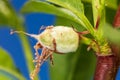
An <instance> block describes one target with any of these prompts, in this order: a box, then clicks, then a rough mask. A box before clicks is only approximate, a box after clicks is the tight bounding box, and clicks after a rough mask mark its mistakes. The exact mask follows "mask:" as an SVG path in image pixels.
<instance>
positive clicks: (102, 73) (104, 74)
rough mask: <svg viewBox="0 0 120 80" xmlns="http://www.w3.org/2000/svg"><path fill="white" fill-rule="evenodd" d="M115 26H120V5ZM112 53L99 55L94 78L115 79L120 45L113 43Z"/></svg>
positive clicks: (119, 59)
mask: <svg viewBox="0 0 120 80" xmlns="http://www.w3.org/2000/svg"><path fill="white" fill-rule="evenodd" d="M113 26H114V28H119V27H120V5H119V8H118V10H117V13H116V15H115V19H114V21H113ZM110 46H111V51H112V53H113V54H112V55H108V56H97V65H96V71H95V75H94V80H115V79H116V75H117V71H118V68H119V66H120V46H118V45H115V44H111V45H110Z"/></svg>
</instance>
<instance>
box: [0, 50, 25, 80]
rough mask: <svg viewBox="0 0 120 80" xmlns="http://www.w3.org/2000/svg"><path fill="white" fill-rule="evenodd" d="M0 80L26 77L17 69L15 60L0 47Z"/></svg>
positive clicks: (21, 79)
mask: <svg viewBox="0 0 120 80" xmlns="http://www.w3.org/2000/svg"><path fill="white" fill-rule="evenodd" d="M0 53H1V56H0V80H8V79H9V80H16V79H15V78H17V79H19V80H25V78H24V77H23V76H22V75H21V74H20V73H19V72H18V71H17V69H16V68H15V65H14V62H13V60H12V58H11V56H10V55H9V53H8V52H6V51H5V50H4V49H2V48H0Z"/></svg>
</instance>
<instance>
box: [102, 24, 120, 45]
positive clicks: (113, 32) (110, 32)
mask: <svg viewBox="0 0 120 80" xmlns="http://www.w3.org/2000/svg"><path fill="white" fill-rule="evenodd" d="M103 31H104V37H106V38H107V39H108V40H110V41H112V42H113V43H116V44H119V45H120V37H119V36H120V30H117V29H114V28H113V26H112V25H110V24H105V26H104V28H103Z"/></svg>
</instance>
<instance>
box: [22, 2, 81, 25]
mask: <svg viewBox="0 0 120 80" xmlns="http://www.w3.org/2000/svg"><path fill="white" fill-rule="evenodd" d="M21 12H22V13H24V14H26V13H32V12H38V13H48V14H53V15H56V16H60V17H63V18H66V19H70V20H72V21H74V22H76V23H78V24H81V20H80V19H78V18H77V16H76V15H75V14H73V13H72V12H71V11H69V10H67V9H64V8H60V7H56V6H54V5H52V4H49V3H46V2H41V1H28V2H27V3H26V4H25V5H24V6H23V8H22V10H21Z"/></svg>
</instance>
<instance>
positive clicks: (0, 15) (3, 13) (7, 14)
mask: <svg viewBox="0 0 120 80" xmlns="http://www.w3.org/2000/svg"><path fill="white" fill-rule="evenodd" d="M21 23H22V21H21V20H20V18H18V17H17V15H16V13H15V11H14V10H13V8H12V7H11V5H10V3H9V1H8V0H0V25H9V26H11V27H13V28H19V27H18V25H19V24H21Z"/></svg>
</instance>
